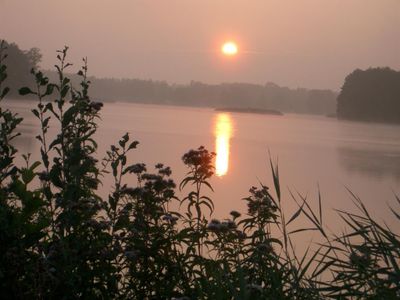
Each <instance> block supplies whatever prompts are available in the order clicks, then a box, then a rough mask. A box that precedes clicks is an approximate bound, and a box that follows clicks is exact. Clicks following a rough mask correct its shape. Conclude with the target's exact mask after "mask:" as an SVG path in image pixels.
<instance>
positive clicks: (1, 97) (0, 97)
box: [0, 87, 10, 99]
mask: <svg viewBox="0 0 400 300" xmlns="http://www.w3.org/2000/svg"><path fill="white" fill-rule="evenodd" d="M9 91H10V88H9V87H5V88H4V90H3V91H2V92H1V95H0V99H3V98H4V97H5V96H6V95H7V94H8V92H9Z"/></svg>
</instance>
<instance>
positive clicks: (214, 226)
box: [207, 222, 221, 232]
mask: <svg viewBox="0 0 400 300" xmlns="http://www.w3.org/2000/svg"><path fill="white" fill-rule="evenodd" d="M220 227H221V226H220V224H217V223H212V222H211V223H210V224H208V226H207V229H208V230H210V231H215V232H216V231H219V230H220Z"/></svg>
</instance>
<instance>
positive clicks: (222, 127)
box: [215, 113, 232, 176]
mask: <svg viewBox="0 0 400 300" xmlns="http://www.w3.org/2000/svg"><path fill="white" fill-rule="evenodd" d="M231 136H232V120H231V117H230V116H229V115H228V114H223V113H222V114H218V115H217V120H216V123H215V152H216V154H217V156H216V159H215V173H216V175H217V176H223V175H225V174H226V173H227V172H228V166H229V143H230V138H231Z"/></svg>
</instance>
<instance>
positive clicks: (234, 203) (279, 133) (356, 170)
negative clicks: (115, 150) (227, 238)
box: [8, 102, 400, 229]
mask: <svg viewBox="0 0 400 300" xmlns="http://www.w3.org/2000/svg"><path fill="white" fill-rule="evenodd" d="M8 105H9V106H12V107H13V109H14V110H15V111H17V112H19V113H20V114H21V115H23V116H24V117H25V121H24V124H23V126H21V130H22V132H23V134H24V136H23V138H20V139H19V141H18V147H19V148H20V150H21V151H22V152H32V153H37V152H38V146H37V143H36V141H35V140H34V138H33V136H34V135H35V134H36V131H35V130H36V129H35V127H37V121H36V120H35V119H34V118H33V117H32V115H31V113H30V109H29V106H31V105H32V104H31V103H29V102H28V103H27V102H14V103H13V104H10V103H9V104H8ZM101 116H102V120H101V122H100V129H99V131H98V138H99V142H100V145H99V156H103V154H104V153H105V151H106V149H108V145H110V144H111V143H116V142H117V141H118V138H119V137H120V136H122V135H123V134H124V133H125V132H129V133H130V134H131V136H132V137H133V138H135V139H137V140H139V141H140V145H139V148H138V149H137V150H136V151H135V152H132V154H131V159H132V161H133V162H145V163H147V164H148V165H154V164H155V163H158V162H163V163H164V164H166V165H169V166H171V167H172V169H173V177H174V179H175V181H176V182H177V183H179V182H180V180H182V178H183V177H184V174H185V172H186V169H185V167H184V165H183V164H182V163H181V157H182V155H183V154H184V153H185V152H186V151H188V150H189V149H193V148H197V147H198V146H200V145H204V146H205V147H206V148H208V149H209V150H212V151H216V147H218V151H217V152H218V154H219V157H217V166H218V169H217V173H218V174H219V175H220V176H215V178H213V179H212V185H213V187H214V189H215V193H214V194H213V199H214V202H215V205H216V212H215V215H216V216H217V217H221V218H222V217H225V216H227V215H228V213H229V211H231V210H232V209H236V210H240V211H242V212H243V211H244V210H245V204H244V201H243V200H241V199H242V198H243V197H246V196H247V195H248V189H249V188H250V187H251V186H252V185H255V186H257V185H258V182H259V181H261V182H263V183H264V184H266V185H268V186H271V187H272V179H271V170H270V167H269V154H268V151H269V152H270V153H271V155H272V157H273V159H278V160H279V170H280V177H281V183H282V190H283V199H284V201H285V207H286V209H287V211H288V213H290V212H292V211H294V210H295V209H296V206H295V204H294V203H293V201H292V200H291V198H290V194H289V190H291V191H292V192H294V193H297V192H298V193H300V194H302V195H307V196H308V198H309V199H310V201H311V203H313V204H315V205H316V203H317V191H318V185H319V187H320V190H321V194H322V197H323V205H324V207H325V208H326V217H325V220H326V223H328V224H329V226H330V227H332V229H337V228H338V227H339V228H341V227H342V226H341V225H339V224H340V223H339V222H336V220H338V218H337V215H336V214H335V213H334V212H333V210H332V208H337V209H343V210H353V209H354V205H353V204H352V203H351V196H350V195H349V192H348V191H347V190H346V187H348V188H349V189H351V191H352V192H354V193H355V194H356V195H358V196H359V197H360V198H361V199H362V200H363V201H364V202H365V203H366V205H367V207H368V208H369V209H370V210H371V211H373V213H374V214H375V215H376V216H377V217H378V218H380V219H384V220H385V221H386V222H388V223H389V224H395V223H394V220H393V218H392V217H391V216H389V215H390V214H389V212H388V209H387V204H390V205H393V206H395V200H394V193H397V194H398V195H400V185H399V183H400V126H392V125H382V124H365V123H358V122H343V121H340V122H339V121H337V120H335V119H330V118H325V117H316V116H306V115H285V116H268V115H255V114H239V113H225V114H221V113H218V112H215V111H213V110H211V109H196V108H182V107H167V106H151V105H136V104H125V103H112V104H111V103H110V104H108V103H107V104H105V107H104V109H103V111H102V114H101ZM36 155H37V154H36ZM108 187H109V186H108V181H107V180H106V181H105V185H104V188H103V189H104V190H107V189H108ZM393 226H394V225H393Z"/></svg>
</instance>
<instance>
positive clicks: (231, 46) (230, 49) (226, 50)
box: [221, 42, 238, 56]
mask: <svg viewBox="0 0 400 300" xmlns="http://www.w3.org/2000/svg"><path fill="white" fill-rule="evenodd" d="M221 51H222V53H223V54H225V55H229V56H232V55H235V54H237V52H238V47H237V45H236V44H235V43H234V42H226V43H225V44H223V45H222V48H221Z"/></svg>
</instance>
